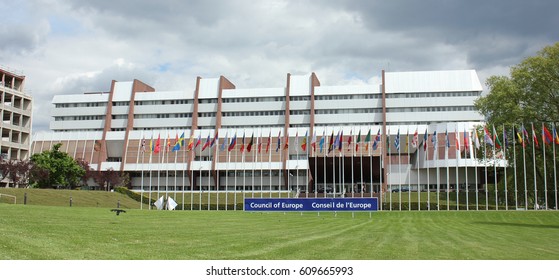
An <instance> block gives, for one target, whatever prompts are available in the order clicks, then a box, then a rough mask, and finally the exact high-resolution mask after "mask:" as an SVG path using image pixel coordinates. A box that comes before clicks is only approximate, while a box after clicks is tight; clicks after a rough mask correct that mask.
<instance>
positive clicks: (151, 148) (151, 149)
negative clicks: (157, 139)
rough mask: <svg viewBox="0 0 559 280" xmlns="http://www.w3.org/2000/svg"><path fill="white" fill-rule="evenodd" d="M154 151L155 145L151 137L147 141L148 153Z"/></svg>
mask: <svg viewBox="0 0 559 280" xmlns="http://www.w3.org/2000/svg"><path fill="white" fill-rule="evenodd" d="M154 149H155V145H154V143H153V135H152V136H151V139H150V140H149V151H150V153H153V150H154Z"/></svg>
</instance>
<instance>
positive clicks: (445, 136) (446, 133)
mask: <svg viewBox="0 0 559 280" xmlns="http://www.w3.org/2000/svg"><path fill="white" fill-rule="evenodd" d="M444 138H445V140H444V141H445V142H446V143H445V147H446V148H450V139H448V130H445V131H444Z"/></svg>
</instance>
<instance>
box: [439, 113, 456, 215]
mask: <svg viewBox="0 0 559 280" xmlns="http://www.w3.org/2000/svg"><path fill="white" fill-rule="evenodd" d="M445 138H446V139H445V141H446V143H445V144H444V147H445V148H444V161H445V166H446V211H450V166H448V164H449V156H448V153H449V152H450V147H449V145H450V144H449V141H450V139H448V123H446V130H445ZM437 165H438V163H437ZM455 187H456V188H457V189H458V182H456V186H455ZM456 207H458V204H456Z"/></svg>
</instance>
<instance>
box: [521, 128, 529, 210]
mask: <svg viewBox="0 0 559 280" xmlns="http://www.w3.org/2000/svg"><path fill="white" fill-rule="evenodd" d="M525 131H526V128H525V127H524V124H522V140H523V141H522V143H523V144H522V158H523V163H524V164H523V166H524V207H525V208H526V210H528V179H527V178H526V176H527V175H526V141H524V136H527V135H525V133H524V132H525Z"/></svg>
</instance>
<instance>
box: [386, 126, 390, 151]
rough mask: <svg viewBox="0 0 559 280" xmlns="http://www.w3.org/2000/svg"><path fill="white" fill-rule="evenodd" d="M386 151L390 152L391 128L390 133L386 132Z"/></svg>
mask: <svg viewBox="0 0 559 280" xmlns="http://www.w3.org/2000/svg"><path fill="white" fill-rule="evenodd" d="M386 146H387V147H386V152H388V153H390V128H388V133H386Z"/></svg>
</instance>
